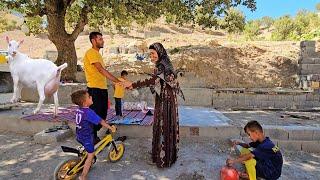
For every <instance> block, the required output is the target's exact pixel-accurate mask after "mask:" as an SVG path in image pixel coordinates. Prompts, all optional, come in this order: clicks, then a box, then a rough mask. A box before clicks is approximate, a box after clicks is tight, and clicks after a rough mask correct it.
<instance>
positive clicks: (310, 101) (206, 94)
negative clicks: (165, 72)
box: [22, 84, 320, 109]
mask: <svg viewBox="0 0 320 180" xmlns="http://www.w3.org/2000/svg"><path fill="white" fill-rule="evenodd" d="M85 88H86V86H85V84H64V85H61V87H60V89H59V102H60V104H71V100H70V94H71V93H72V92H74V91H76V90H78V89H85ZM182 90H183V92H184V95H185V98H186V100H185V101H183V100H182V99H181V98H180V97H179V98H178V102H179V105H186V106H205V107H213V108H221V109H229V108H234V109H238V108H240V109H252V108H257V109H311V108H316V107H320V95H319V94H317V93H313V92H310V91H300V90H276V89H260V90H259V89H251V90H248V89H208V88H182ZM108 92H109V99H110V100H111V102H112V103H113V102H114V99H113V88H112V87H111V86H110V87H109V91H108ZM138 92H139V95H138V96H134V95H133V93H132V92H130V91H128V92H127V93H126V96H125V98H124V101H146V102H147V103H148V106H153V104H154V97H153V95H152V94H151V92H150V90H149V89H148V88H143V89H139V90H138ZM22 100H25V101H29V102H30V101H31V102H38V93H37V92H36V91H35V90H31V89H23V91H22ZM45 103H53V98H49V99H47V100H46V101H45Z"/></svg>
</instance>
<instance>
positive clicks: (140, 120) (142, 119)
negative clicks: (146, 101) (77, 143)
mask: <svg viewBox="0 0 320 180" xmlns="http://www.w3.org/2000/svg"><path fill="white" fill-rule="evenodd" d="M76 109H77V106H70V107H67V108H59V112H58V115H57V116H56V117H54V116H53V112H52V110H50V111H44V112H41V113H38V114H32V115H25V116H23V117H21V119H23V120H29V121H51V122H61V121H68V122H71V123H75V112H76V111H75V110H76ZM151 112H152V114H153V110H151ZM122 113H123V118H121V119H118V118H117V117H116V115H115V110H114V109H109V110H108V116H107V117H108V120H109V122H112V123H114V124H126V125H133V124H134V125H142V126H149V125H152V123H153V115H151V116H150V115H146V114H145V113H143V112H142V111H126V110H124V111H123V112H122Z"/></svg>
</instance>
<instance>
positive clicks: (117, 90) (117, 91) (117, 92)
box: [113, 77, 125, 98]
mask: <svg viewBox="0 0 320 180" xmlns="http://www.w3.org/2000/svg"><path fill="white" fill-rule="evenodd" d="M118 79H119V81H125V79H123V78H122V77H119V78H118ZM124 92H125V89H124V87H123V86H121V85H120V84H115V85H114V96H113V97H115V98H123V97H124Z"/></svg>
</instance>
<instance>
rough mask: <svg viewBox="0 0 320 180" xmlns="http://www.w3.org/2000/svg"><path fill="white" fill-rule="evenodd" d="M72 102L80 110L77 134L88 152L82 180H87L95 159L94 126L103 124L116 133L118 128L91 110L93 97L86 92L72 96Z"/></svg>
mask: <svg viewBox="0 0 320 180" xmlns="http://www.w3.org/2000/svg"><path fill="white" fill-rule="evenodd" d="M71 100H72V102H73V103H74V104H76V105H78V106H79V108H78V109H77V110H76V134H77V141H78V142H80V143H81V144H82V145H83V147H84V148H85V150H86V151H87V152H88V156H87V159H86V161H85V164H84V167H83V171H82V174H81V177H80V179H83V180H84V179H87V175H88V172H89V169H90V166H91V164H92V160H93V158H94V134H93V125H94V124H95V125H98V124H101V125H102V126H103V127H105V128H108V129H110V130H111V131H112V132H115V130H116V127H115V126H110V125H109V124H107V122H106V120H104V119H102V118H100V117H99V116H98V115H97V114H96V113H95V112H94V111H93V110H91V109H90V108H89V106H90V105H92V104H93V102H92V98H91V96H89V94H88V92H87V91H86V90H79V91H76V92H74V93H72V94H71Z"/></svg>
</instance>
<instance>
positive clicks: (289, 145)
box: [273, 140, 302, 151]
mask: <svg viewBox="0 0 320 180" xmlns="http://www.w3.org/2000/svg"><path fill="white" fill-rule="evenodd" d="M275 141H276V142H273V143H277V146H278V147H279V148H280V149H285V150H289V151H301V150H302V148H301V142H300V141H286V140H275Z"/></svg>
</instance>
